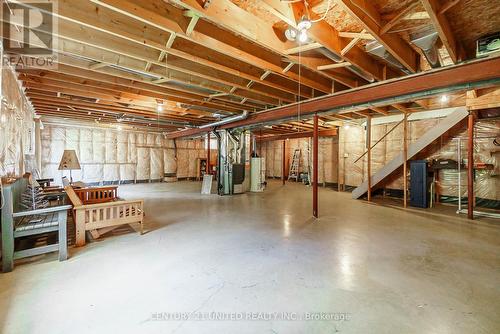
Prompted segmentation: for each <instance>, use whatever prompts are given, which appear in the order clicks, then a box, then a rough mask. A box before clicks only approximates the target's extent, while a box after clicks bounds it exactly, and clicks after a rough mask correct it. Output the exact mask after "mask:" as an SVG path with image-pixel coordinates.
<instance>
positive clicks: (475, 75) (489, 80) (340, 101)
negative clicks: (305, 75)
mask: <svg viewBox="0 0 500 334" xmlns="http://www.w3.org/2000/svg"><path fill="white" fill-rule="evenodd" d="M492 68H500V58H499V57H496V58H495V57H493V58H484V59H479V60H475V61H471V62H467V63H464V64H460V65H455V66H447V67H443V68H440V69H435V70H433V71H429V72H422V73H418V74H415V75H412V76H407V77H402V78H399V79H394V80H390V81H385V82H381V83H376V84H372V85H368V86H362V87H358V88H357V89H355V90H346V91H341V92H338V93H336V94H333V95H328V96H324V97H319V98H316V99H314V100H311V101H304V102H302V103H301V113H302V114H303V115H311V114H314V113H316V112H327V111H328V110H331V109H341V108H343V107H351V108H353V106H356V105H363V104H367V103H371V102H373V101H379V102H380V100H384V99H392V101H391V102H392V103H395V102H396V101H397V100H398V99H400V100H401V101H402V102H403V101H407V100H408V95H409V94H413V95H414V99H420V98H419V96H418V94H420V93H422V92H430V91H432V90H435V89H439V88H447V89H448V90H449V91H450V92H452V91H455V90H456V91H459V90H460V89H461V88H460V87H462V86H463V85H464V84H469V85H471V86H472V85H474V84H479V83H482V84H481V86H482V87H484V86H490V87H491V86H494V85H495V84H498V82H497V81H498V74H497V73H496V72H494V71H491V69H492ZM483 85H484V86H483ZM436 95H438V94H437V93H436ZM422 96H423V94H422ZM425 98H429V96H425ZM332 113H333V112H332ZM296 115H297V105H296V104H292V105H286V106H282V107H277V108H273V109H270V110H267V111H265V112H260V113H257V114H251V115H250V116H249V117H248V118H247V119H245V120H242V121H236V122H231V123H228V124H225V125H223V126H221V128H225V129H231V128H236V127H242V126H249V125H253V124H259V123H265V122H271V121H277V120H281V119H286V118H289V117H295V116H296ZM204 132H205V131H199V129H192V130H186V131H179V132H175V133H172V134H170V135H169V138H172V139H173V138H180V137H186V136H193V135H195V134H198V133H204Z"/></svg>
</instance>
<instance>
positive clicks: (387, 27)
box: [380, 1, 420, 35]
mask: <svg viewBox="0 0 500 334" xmlns="http://www.w3.org/2000/svg"><path fill="white" fill-rule="evenodd" d="M419 5H420V2H419V1H416V2H414V3H412V4H410V5H408V6H405V7H404V8H403V9H402V10H400V11H399V12H398V13H397V14H396V15H395V16H394V17H393V18H392V19H391V20H390V21H389V22H387V23H385V24H384V25H383V26H382V28H381V29H380V35H383V34H385V33H387V32H388V31H389V30H391V29H392V27H394V26H395V25H396V24H398V23H399V21H401V20H402V19H403V18H404V17H405V16H407V15H408V14H409V13H411V12H412V11H413V10H414V9H415V8H417V7H418V6H419Z"/></svg>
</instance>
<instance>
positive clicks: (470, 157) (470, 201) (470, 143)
mask: <svg viewBox="0 0 500 334" xmlns="http://www.w3.org/2000/svg"><path fill="white" fill-rule="evenodd" d="M467 125H468V128H467V134H468V140H467V217H468V218H469V219H474V114H473V112H472V111H471V112H470V113H469V119H468V124H467ZM459 163H460V162H459Z"/></svg>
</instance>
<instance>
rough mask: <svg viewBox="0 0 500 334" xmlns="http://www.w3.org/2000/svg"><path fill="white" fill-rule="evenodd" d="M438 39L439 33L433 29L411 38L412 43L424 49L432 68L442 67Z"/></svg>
mask: <svg viewBox="0 0 500 334" xmlns="http://www.w3.org/2000/svg"><path fill="white" fill-rule="evenodd" d="M438 37H439V35H438V33H437V32H436V31H435V30H434V29H432V28H431V29H426V30H425V31H422V32H420V33H418V34H414V35H412V36H411V42H412V43H413V44H414V45H415V46H417V47H419V48H420V49H422V51H423V52H424V55H425V58H426V59H427V61H428V62H429V64H430V65H431V67H432V68H437V67H441V64H440V63H439V56H438V49H437V46H436V42H437V39H438Z"/></svg>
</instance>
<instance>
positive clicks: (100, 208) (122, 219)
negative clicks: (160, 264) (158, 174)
mask: <svg viewBox="0 0 500 334" xmlns="http://www.w3.org/2000/svg"><path fill="white" fill-rule="evenodd" d="M64 189H65V190H66V193H67V194H68V198H69V199H70V201H71V203H72V204H73V210H74V216H73V217H74V218H75V225H76V246H84V245H85V231H91V233H92V236H93V237H94V238H99V237H100V236H101V235H102V234H104V233H107V232H109V231H111V230H113V229H115V228H116V227H118V226H120V225H124V224H129V225H131V224H134V223H136V224H139V226H140V234H142V233H143V220H144V211H143V206H144V201H143V200H130V201H114V202H107V203H96V204H83V202H82V201H81V200H80V198H79V197H78V195H77V194H76V192H75V190H74V189H73V188H72V187H71V186H67V187H64Z"/></svg>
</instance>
